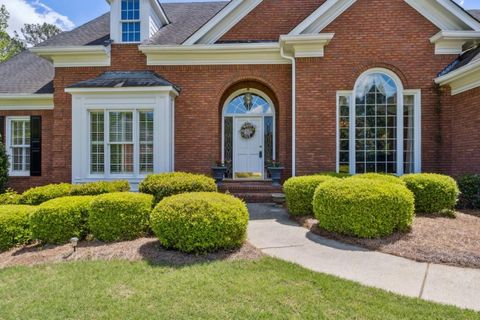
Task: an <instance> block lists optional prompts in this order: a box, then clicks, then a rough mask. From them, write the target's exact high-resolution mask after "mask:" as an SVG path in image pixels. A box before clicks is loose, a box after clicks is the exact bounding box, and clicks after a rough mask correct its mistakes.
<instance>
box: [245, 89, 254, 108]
mask: <svg viewBox="0 0 480 320" xmlns="http://www.w3.org/2000/svg"><path fill="white" fill-rule="evenodd" d="M243 105H244V106H245V109H247V111H251V110H252V107H253V96H252V94H251V93H246V94H245V95H244V96H243Z"/></svg>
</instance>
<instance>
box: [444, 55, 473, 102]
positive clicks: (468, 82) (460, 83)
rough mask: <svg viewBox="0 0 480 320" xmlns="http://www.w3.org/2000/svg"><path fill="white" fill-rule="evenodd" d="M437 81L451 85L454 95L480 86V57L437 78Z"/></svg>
mask: <svg viewBox="0 0 480 320" xmlns="http://www.w3.org/2000/svg"><path fill="white" fill-rule="evenodd" d="M435 83H437V84H439V85H441V86H445V85H450V87H451V89H452V95H456V94H459V93H462V92H465V91H468V90H471V89H474V88H476V87H480V59H479V60H477V61H474V62H472V63H470V64H468V65H466V66H464V67H461V68H459V69H457V70H455V71H452V72H450V73H448V74H446V75H444V76H441V77H438V78H436V79H435Z"/></svg>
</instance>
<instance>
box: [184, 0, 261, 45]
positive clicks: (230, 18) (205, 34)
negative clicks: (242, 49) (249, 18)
mask: <svg viewBox="0 0 480 320" xmlns="http://www.w3.org/2000/svg"><path fill="white" fill-rule="evenodd" d="M262 1H263V0H232V1H230V3H229V4H227V5H226V6H225V7H224V8H223V9H222V10H220V12H218V13H217V14H216V15H215V16H214V17H213V18H212V19H210V21H208V22H207V23H206V24H205V25H203V27H201V28H200V29H199V30H197V31H196V32H195V33H194V34H193V35H191V36H190V37H189V38H188V39H187V40H186V41H185V42H184V43H183V44H185V45H193V44H213V43H215V42H216V41H217V40H218V39H220V38H221V37H222V36H223V35H224V34H225V33H227V32H228V31H229V30H230V29H231V28H233V26H235V25H236V24H237V23H238V22H239V21H240V20H242V19H243V18H244V17H245V16H246V15H247V14H249V13H250V12H251V11H252V10H253V9H255V8H256V7H257V6H258V5H259V4H260V3H261V2H262Z"/></svg>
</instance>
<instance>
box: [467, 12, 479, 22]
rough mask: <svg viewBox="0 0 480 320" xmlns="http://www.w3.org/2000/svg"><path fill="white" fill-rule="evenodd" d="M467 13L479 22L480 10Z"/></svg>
mask: <svg viewBox="0 0 480 320" xmlns="http://www.w3.org/2000/svg"><path fill="white" fill-rule="evenodd" d="M468 12H469V13H470V14H471V15H472V16H474V17H475V18H476V19H477V20H478V21H480V10H468Z"/></svg>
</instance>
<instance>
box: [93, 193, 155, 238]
mask: <svg viewBox="0 0 480 320" xmlns="http://www.w3.org/2000/svg"><path fill="white" fill-rule="evenodd" d="M152 201H153V197H152V196H151V195H148V194H142V193H132V192H117V193H107V194H104V195H100V196H97V197H96V198H95V200H94V201H93V202H92V205H91V211H90V217H89V219H88V225H89V227H90V231H91V232H92V234H93V235H94V236H95V238H97V239H99V240H102V241H107V242H110V241H120V240H132V239H135V238H137V237H140V236H142V235H144V234H145V233H146V232H147V230H148V218H149V215H150V211H151V210H152Z"/></svg>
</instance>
